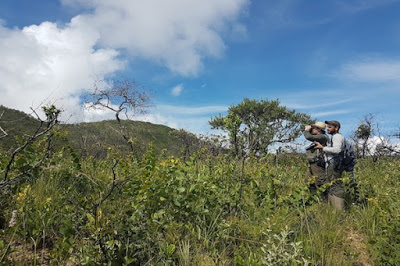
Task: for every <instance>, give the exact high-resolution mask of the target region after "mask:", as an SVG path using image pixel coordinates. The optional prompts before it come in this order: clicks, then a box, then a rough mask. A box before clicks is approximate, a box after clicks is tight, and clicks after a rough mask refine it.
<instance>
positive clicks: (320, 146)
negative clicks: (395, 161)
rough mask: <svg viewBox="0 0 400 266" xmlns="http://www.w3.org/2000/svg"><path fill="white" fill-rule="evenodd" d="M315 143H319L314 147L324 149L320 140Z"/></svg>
mask: <svg viewBox="0 0 400 266" xmlns="http://www.w3.org/2000/svg"><path fill="white" fill-rule="evenodd" d="M315 144H317V145H316V146H315V147H314V149H323V148H324V146H322V145H321V143H319V142H315Z"/></svg>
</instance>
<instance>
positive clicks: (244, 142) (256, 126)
mask: <svg viewBox="0 0 400 266" xmlns="http://www.w3.org/2000/svg"><path fill="white" fill-rule="evenodd" d="M311 122H312V120H311V118H310V116H309V115H307V114H304V113H298V112H296V111H295V110H290V109H288V108H287V107H285V106H281V105H280V102H279V100H272V101H269V100H250V99H247V98H245V99H243V101H242V102H241V103H239V104H238V105H235V106H231V107H230V108H229V109H228V114H227V115H226V116H222V115H219V116H217V117H214V118H213V119H212V120H211V121H209V123H210V125H211V126H212V128H213V129H222V130H224V131H226V132H227V133H228V135H229V139H230V143H231V147H232V149H233V150H234V153H235V155H239V156H243V157H247V156H248V155H249V154H256V155H265V154H267V153H268V149H269V148H270V147H271V146H272V145H273V144H275V143H289V142H292V141H294V140H295V139H296V138H298V137H299V136H300V134H301V130H302V126H303V125H304V124H309V123H311Z"/></svg>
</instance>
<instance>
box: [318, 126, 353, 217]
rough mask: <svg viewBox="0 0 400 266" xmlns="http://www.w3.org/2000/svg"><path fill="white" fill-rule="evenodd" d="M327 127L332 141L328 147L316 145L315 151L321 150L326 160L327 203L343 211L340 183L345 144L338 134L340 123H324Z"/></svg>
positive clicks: (342, 190) (341, 136) (342, 195)
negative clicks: (330, 183)
mask: <svg viewBox="0 0 400 266" xmlns="http://www.w3.org/2000/svg"><path fill="white" fill-rule="evenodd" d="M325 124H327V127H328V133H329V134H330V135H332V139H331V141H330V143H329V145H328V146H326V147H324V146H323V145H322V144H321V143H317V145H316V146H315V149H320V150H322V151H323V152H324V153H325V155H326V158H327V167H326V177H327V179H328V182H332V185H331V187H330V188H329V192H328V202H329V203H330V204H332V205H333V206H334V207H335V208H336V209H338V210H343V209H344V203H345V202H344V189H343V184H342V181H341V180H340V179H341V177H342V173H343V170H344V164H343V161H344V154H345V147H346V142H345V139H344V137H343V135H341V134H340V133H339V129H340V123H339V122H338V121H336V120H332V121H325Z"/></svg>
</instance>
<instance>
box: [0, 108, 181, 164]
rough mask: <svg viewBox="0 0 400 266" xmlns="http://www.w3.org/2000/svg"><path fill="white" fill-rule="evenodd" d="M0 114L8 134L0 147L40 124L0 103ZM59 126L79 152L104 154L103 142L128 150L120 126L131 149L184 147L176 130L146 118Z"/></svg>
mask: <svg viewBox="0 0 400 266" xmlns="http://www.w3.org/2000/svg"><path fill="white" fill-rule="evenodd" d="M1 114H3V115H2V117H1V118H0V127H1V128H2V129H3V130H4V131H5V132H7V134H8V135H7V136H5V137H3V138H1V139H0V147H1V148H2V149H6V150H9V149H14V148H16V147H17V146H18V145H20V143H18V140H21V139H22V138H24V137H25V138H26V137H27V136H31V135H33V134H34V133H35V131H36V130H37V129H38V127H39V126H40V121H39V120H38V119H36V118H34V117H33V116H31V115H29V114H26V113H24V112H21V111H18V110H14V109H11V108H7V107H5V106H0V115H1ZM60 128H61V129H62V130H65V132H67V134H66V138H67V140H68V143H69V145H70V146H71V147H72V148H73V149H74V150H76V151H77V152H80V153H81V154H82V155H93V156H104V155H105V152H106V149H105V147H106V146H108V147H109V146H114V147H115V148H116V149H118V150H120V151H122V152H124V151H128V150H129V145H128V143H127V142H126V140H125V139H124V138H123V136H122V134H121V130H122V131H123V132H124V134H125V135H126V136H127V137H129V138H130V139H131V140H132V143H133V146H134V149H135V150H136V151H137V152H139V153H142V152H144V151H145V150H146V149H147V147H148V146H149V145H150V143H152V144H153V147H154V149H155V151H156V152H161V151H162V150H166V152H167V153H168V154H174V155H176V154H179V153H180V152H181V151H182V149H183V147H184V145H183V143H182V142H181V141H180V140H179V139H178V138H177V137H176V136H174V135H173V134H172V133H173V132H174V131H177V130H175V129H173V128H170V127H167V126H164V125H158V124H152V123H150V122H143V121H121V125H119V124H118V122H117V121H114V120H104V121H99V122H82V123H76V124H61V125H60ZM0 133H1V132H0ZM2 135H4V134H2ZM16 139H17V140H16ZM20 142H21V141H20Z"/></svg>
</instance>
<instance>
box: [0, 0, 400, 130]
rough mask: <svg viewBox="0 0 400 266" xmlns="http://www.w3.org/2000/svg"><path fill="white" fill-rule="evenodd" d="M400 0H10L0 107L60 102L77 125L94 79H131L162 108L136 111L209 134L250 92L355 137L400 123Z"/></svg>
mask: <svg viewBox="0 0 400 266" xmlns="http://www.w3.org/2000/svg"><path fill="white" fill-rule="evenodd" d="M399 13H400V1H385V0H380V1H378V0H362V1H361V0H358V1H344V0H343V1H318V2H317V1H314V2H310V1H300V0H281V1H261V0H259V1H249V0H187V1H182V0H148V1H139V0H133V1H128V0H126V1H124V0H119V1H111V0H109V1H108V0H96V1H89V0H60V1H56V0H51V1H50V0H39V1H27V0H19V1H16V0H13V1H12V0H3V1H1V2H0V58H2V60H1V62H0V79H1V81H2V82H1V84H0V104H3V105H5V106H8V107H11V108H15V109H20V110H23V111H29V109H30V107H34V108H36V107H37V106H39V105H40V104H46V103H53V102H55V103H56V104H58V105H60V106H61V107H62V108H63V109H64V110H65V112H64V119H65V120H66V121H69V122H79V121H94V120H99V119H107V118H112V114H110V113H108V112H105V111H104V112H90V111H88V110H83V109H82V101H81V100H80V96H81V95H84V94H85V93H86V92H87V91H89V90H90V89H92V88H93V76H98V77H101V78H106V79H107V78H117V77H120V76H123V77H129V78H133V79H135V80H136V81H138V82H139V83H140V84H142V85H143V86H145V87H146V88H148V89H151V90H152V91H154V94H155V99H154V101H155V105H156V107H155V108H153V109H151V110H150V113H149V114H147V115H145V116H141V117H137V119H141V120H145V121H150V122H153V123H160V124H165V125H168V126H172V127H176V128H185V129H187V130H190V131H192V132H196V133H206V132H208V131H209V130H210V127H209V125H208V123H207V121H208V120H210V118H211V117H213V116H214V115H217V114H219V113H224V112H225V111H226V110H227V108H228V107H229V106H230V105H232V104H237V103H239V102H240V101H241V100H242V99H243V98H244V97H247V98H251V99H271V100H273V99H279V100H280V101H281V103H282V104H283V105H286V106H288V107H290V108H293V109H296V110H297V111H300V112H305V113H308V114H310V115H312V117H313V118H315V119H318V120H322V121H324V120H331V119H335V120H339V121H340V122H341V123H342V130H343V132H344V133H345V135H346V134H348V133H349V132H350V131H351V130H353V129H354V128H355V127H356V126H357V124H358V122H359V121H360V120H361V119H362V118H363V116H364V115H367V114H369V113H372V114H375V115H376V117H377V119H378V121H379V122H380V124H381V128H382V129H383V130H385V131H386V132H391V131H393V130H395V129H397V128H398V127H399V124H400V123H399V116H398V114H399V112H398V107H399V104H398V102H399V101H400V88H399V85H400V16H399V15H398V14H399Z"/></svg>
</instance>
